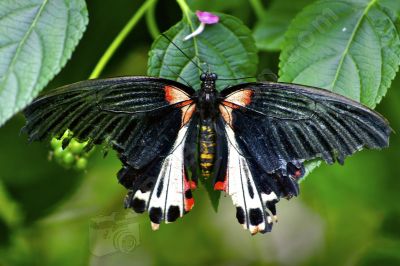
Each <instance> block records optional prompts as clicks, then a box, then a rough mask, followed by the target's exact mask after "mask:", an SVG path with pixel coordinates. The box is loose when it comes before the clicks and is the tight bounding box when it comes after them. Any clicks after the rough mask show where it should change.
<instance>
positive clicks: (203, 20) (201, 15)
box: [183, 11, 219, 41]
mask: <svg viewBox="0 0 400 266" xmlns="http://www.w3.org/2000/svg"><path fill="white" fill-rule="evenodd" d="M196 16H197V18H198V19H199V20H200V25H199V27H198V28H197V29H196V30H195V31H193V32H192V33H191V34H189V35H188V36H186V37H185V38H184V39H183V40H184V41H186V40H189V39H190V38H192V37H194V36H197V35H199V34H200V33H202V32H203V30H204V28H205V26H206V24H216V23H218V21H219V17H218V16H217V15H214V14H213V13H210V12H206V11H196Z"/></svg>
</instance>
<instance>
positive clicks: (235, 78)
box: [218, 77, 256, 80]
mask: <svg viewBox="0 0 400 266" xmlns="http://www.w3.org/2000/svg"><path fill="white" fill-rule="evenodd" d="M255 78H256V77H242V78H232V79H224V78H218V80H241V79H255Z"/></svg>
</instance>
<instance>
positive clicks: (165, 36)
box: [161, 33, 203, 72]
mask: <svg viewBox="0 0 400 266" xmlns="http://www.w3.org/2000/svg"><path fill="white" fill-rule="evenodd" d="M161 35H162V36H163V37H164V38H165V39H167V40H168V41H169V42H170V43H172V45H173V46H175V47H176V49H178V50H179V51H180V52H181V53H182V54H183V55H184V56H186V58H187V59H189V61H191V62H192V63H193V65H195V66H196V67H197V68H198V69H200V71H201V72H203V69H202V68H201V67H200V66H199V65H198V64H197V63H196V62H195V61H194V60H193V59H192V58H190V57H189V56H188V55H187V54H186V53H185V52H184V51H183V50H182V49H181V48H179V47H178V45H176V44H175V43H174V42H173V41H172V40H171V39H170V38H169V37H168V36H167V35H165V34H164V33H161Z"/></svg>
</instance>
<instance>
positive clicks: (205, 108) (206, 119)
mask: <svg viewBox="0 0 400 266" xmlns="http://www.w3.org/2000/svg"><path fill="white" fill-rule="evenodd" d="M216 79H217V75H215V74H213V73H204V74H202V75H201V77H200V80H201V81H202V84H201V89H200V92H199V98H198V104H199V112H200V121H201V124H200V140H199V152H200V156H199V157H200V169H201V172H202V175H203V177H205V178H207V177H209V176H210V175H211V171H212V169H213V166H214V160H215V148H216V147H215V146H216V139H215V127H214V124H215V118H216V116H217V110H218V109H217V107H218V103H217V91H216V89H215V81H216Z"/></svg>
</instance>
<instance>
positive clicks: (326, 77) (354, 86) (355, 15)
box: [280, 0, 400, 173]
mask: <svg viewBox="0 0 400 266" xmlns="http://www.w3.org/2000/svg"><path fill="white" fill-rule="evenodd" d="M394 1H395V0H393V2H394ZM388 3H390V0H385V1H384V3H383V2H382V3H381V1H378V0H371V1H367V0H351V1H330V0H325V1H319V2H317V3H315V4H313V5H311V6H309V7H307V8H305V9H304V10H303V11H302V12H301V13H300V14H299V15H298V16H297V17H296V18H295V19H294V20H293V22H292V23H291V25H290V27H289V29H288V31H287V34H286V36H285V38H286V39H285V44H284V46H283V50H282V53H281V56H280V61H281V62H280V81H284V82H293V83H300V84H305V85H309V86H316V87H321V88H325V89H328V90H331V91H334V92H336V93H339V94H342V95H344V96H347V97H349V98H352V99H354V100H357V101H360V102H362V103H364V104H366V105H368V106H370V107H375V105H376V104H377V103H379V101H380V100H381V99H382V97H383V96H384V95H385V94H386V91H387V89H388V88H389V87H390V84H391V82H392V79H393V78H394V77H395V75H396V72H397V70H398V67H399V63H400V39H399V34H398V30H397V28H396V22H397V19H398V15H397V13H396V12H391V11H390V10H388V9H387V4H388ZM319 164H320V162H318V161H314V162H312V163H309V164H307V173H310V172H311V171H312V170H313V169H314V168H315V167H317V166H319Z"/></svg>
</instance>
